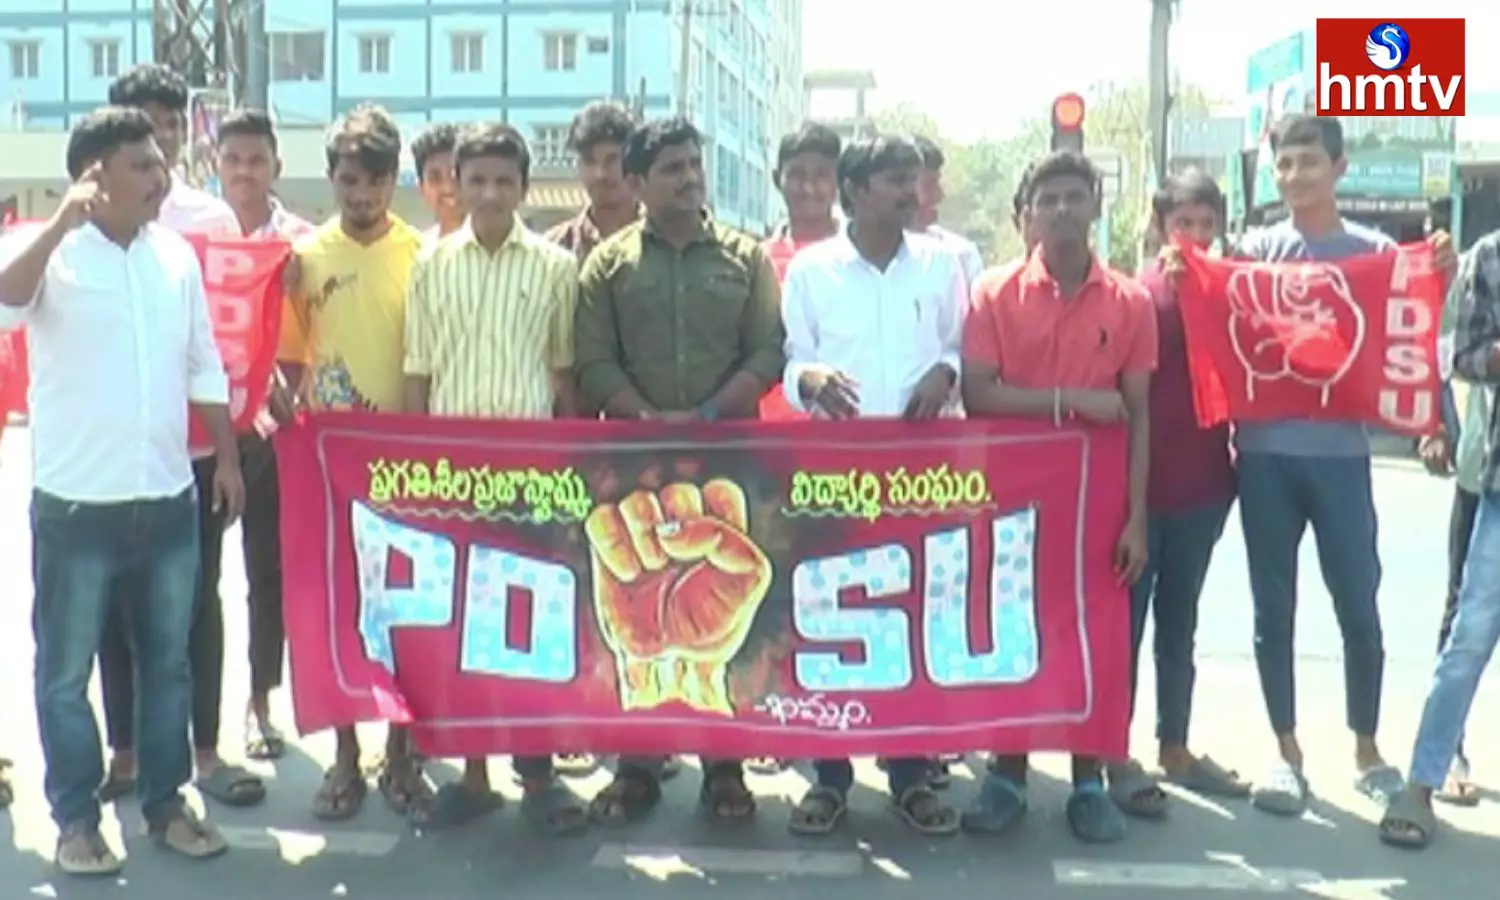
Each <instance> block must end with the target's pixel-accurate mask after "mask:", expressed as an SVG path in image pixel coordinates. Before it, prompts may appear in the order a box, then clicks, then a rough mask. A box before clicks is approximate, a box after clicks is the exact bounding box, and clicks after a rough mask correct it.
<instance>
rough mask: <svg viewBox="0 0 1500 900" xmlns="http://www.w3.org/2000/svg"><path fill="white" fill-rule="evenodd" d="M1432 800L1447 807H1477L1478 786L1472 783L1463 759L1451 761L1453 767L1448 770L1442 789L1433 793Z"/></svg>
mask: <svg viewBox="0 0 1500 900" xmlns="http://www.w3.org/2000/svg"><path fill="white" fill-rule="evenodd" d="M1432 798H1433V799H1434V800H1437V801H1439V802H1441V803H1446V804H1448V805H1449V806H1478V805H1479V786H1478V785H1476V784H1475V783H1474V779H1473V774H1472V773H1471V772H1470V770H1469V762H1468V760H1465V759H1463V758H1458V759H1455V760H1453V766H1452V768H1450V769H1449V770H1448V777H1447V779H1445V780H1444V781H1443V787H1442V789H1441V790H1438V791H1435V792H1434V793H1433V795H1432Z"/></svg>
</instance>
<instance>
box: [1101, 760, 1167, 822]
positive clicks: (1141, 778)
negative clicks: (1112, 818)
mask: <svg viewBox="0 0 1500 900" xmlns="http://www.w3.org/2000/svg"><path fill="white" fill-rule="evenodd" d="M1106 774H1107V777H1108V782H1109V799H1111V800H1113V801H1114V802H1115V805H1116V806H1118V807H1119V808H1120V811H1121V812H1123V813H1125V814H1126V815H1129V816H1134V817H1135V818H1137V819H1160V818H1163V817H1165V816H1166V814H1167V804H1168V799H1167V794H1166V792H1165V791H1163V790H1162V789H1161V784H1160V783H1159V782H1157V780H1156V779H1155V778H1154V777H1152V776H1151V775H1150V773H1148V772H1147V771H1146V770H1145V769H1144V768H1142V766H1141V764H1140V763H1138V762H1136V761H1135V760H1131V761H1130V762H1127V763H1124V764H1121V765H1117V766H1110V767H1109V768H1108V772H1107V773H1106Z"/></svg>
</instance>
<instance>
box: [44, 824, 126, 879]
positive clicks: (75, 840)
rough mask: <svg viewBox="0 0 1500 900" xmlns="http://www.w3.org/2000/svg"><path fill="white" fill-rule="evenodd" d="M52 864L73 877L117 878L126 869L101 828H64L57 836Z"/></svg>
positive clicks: (79, 826) (123, 861) (77, 826)
mask: <svg viewBox="0 0 1500 900" xmlns="http://www.w3.org/2000/svg"><path fill="white" fill-rule="evenodd" d="M52 861H53V864H54V865H56V866H57V868H58V869H59V870H61V871H63V872H65V873H67V874H69V875H79V876H83V877H92V878H98V877H101V876H105V875H116V874H119V872H120V870H121V869H123V868H125V860H123V859H121V858H120V856H119V855H118V854H117V853H115V851H113V850H111V849H110V847H109V844H107V843H105V841H104V836H103V835H101V834H100V833H99V829H98V828H96V827H93V826H85V825H75V826H71V827H69V828H65V829H63V832H62V834H60V835H58V837H57V849H56V850H55V851H53V856H52Z"/></svg>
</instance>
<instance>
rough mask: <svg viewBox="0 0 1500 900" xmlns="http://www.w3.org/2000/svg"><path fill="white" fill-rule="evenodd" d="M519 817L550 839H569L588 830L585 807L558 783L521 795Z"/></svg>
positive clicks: (587, 817)
mask: <svg viewBox="0 0 1500 900" xmlns="http://www.w3.org/2000/svg"><path fill="white" fill-rule="evenodd" d="M521 817H522V818H523V819H525V820H526V821H527V822H529V823H530V824H531V825H532V827H534V828H536V829H537V830H538V831H541V832H543V833H545V834H547V835H549V836H551V837H571V836H573V835H575V834H582V833H584V832H585V831H588V829H589V810H588V807H586V806H584V805H583V803H582V801H580V800H579V799H578V798H577V797H576V796H574V794H573V792H572V791H570V790H568V789H567V788H566V787H564V786H563V785H562V783H561V782H557V781H553V782H552V783H551V784H548V785H547V786H546V787H542V788H538V789H536V790H527V791H526V792H525V793H523V794H522V795H521Z"/></svg>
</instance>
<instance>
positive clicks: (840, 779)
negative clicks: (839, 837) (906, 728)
mask: <svg viewBox="0 0 1500 900" xmlns="http://www.w3.org/2000/svg"><path fill="white" fill-rule="evenodd" d="M813 769H814V770H815V771H816V772H817V773H818V786H819V787H826V788H828V789H830V790H833V791H837V792H838V795H839V796H840V797H842V796H845V795H846V794H848V793H849V788H851V787H853V786H854V764H853V763H851V762H849V760H847V759H820V760H817V761H816V762H814V763H813ZM931 770H932V760H929V759H923V758H921V757H915V758H898V759H888V760H886V763H885V779H886V785H887V787H889V788H890V791H891V796H892V797H895V798H896V799H898V800H899V799H901V795H902V794H904V793H906V792H907V791H909V790H911V789H912V788H914V787H919V786H921V785H925V784H926V783H927V774H928V772H930V771H931Z"/></svg>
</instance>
